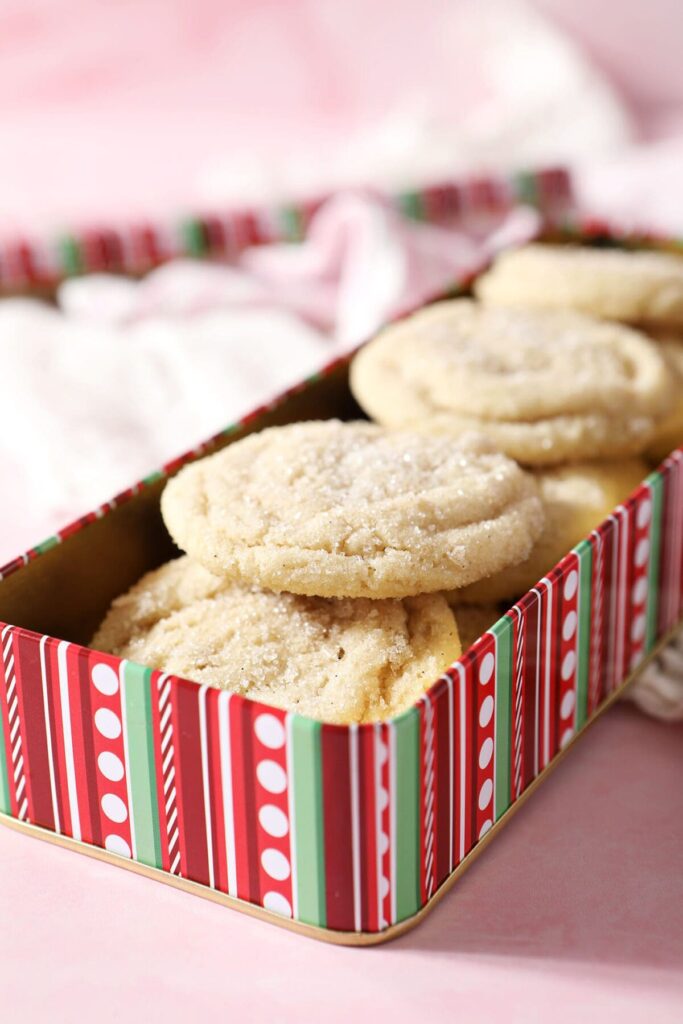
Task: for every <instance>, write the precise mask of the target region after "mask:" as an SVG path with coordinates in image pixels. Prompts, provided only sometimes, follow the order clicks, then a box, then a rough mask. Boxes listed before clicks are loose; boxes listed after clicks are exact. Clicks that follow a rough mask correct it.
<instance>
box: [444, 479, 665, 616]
mask: <svg viewBox="0 0 683 1024" xmlns="http://www.w3.org/2000/svg"><path fill="white" fill-rule="evenodd" d="M647 472H648V470H647V465H646V464H645V462H644V461H643V460H642V459H618V460H614V461H605V462H583V463H581V462H577V463H574V464H573V465H568V466H558V467H556V468H553V469H547V470H543V471H538V472H537V473H536V474H535V476H536V479H537V480H538V489H539V493H540V495H541V500H542V501H543V507H544V510H545V527H544V528H543V533H542V534H541V536H540V537H539V539H538V540H537V542H536V544H535V545H534V547H533V549H532V551H531V554H530V555H529V557H528V558H527V559H526V561H524V562H520V563H519V564H518V565H513V566H509V567H508V568H507V569H503V570H502V572H499V573H496V574H495V575H494V576H490V577H489V578H488V579H485V580H479V582H478V583H473V584H472V585H471V586H469V587H463V588H462V589H461V590H455V591H451V592H450V593H449V594H447V595H446V596H447V599H448V601H449V602H450V603H451V604H454V605H459V604H461V603H465V604H468V603H473V604H477V605H478V604H481V603H484V602H491V601H503V600H508V601H509V600H510V599H512V598H516V597H520V596H521V595H522V594H524V593H526V591H527V590H529V589H530V588H531V587H533V586H534V585H535V584H536V583H538V581H539V580H540V579H541V578H542V577H543V576H544V575H545V574H546V573H547V572H549V571H550V570H551V569H552V568H553V566H554V565H556V564H557V563H558V562H559V561H560V559H561V558H563V557H564V556H565V555H566V554H567V553H568V552H569V551H570V550H571V548H573V547H574V545H576V544H578V543H579V541H580V540H583V538H584V537H585V536H587V534H589V533H590V531H591V530H593V529H594V528H595V527H596V526H598V525H599V523H601V522H602V520H603V519H605V517H606V516H608V515H609V514H610V512H612V510H613V509H614V508H616V506H617V505H618V504H619V502H621V501H624V500H625V499H626V498H627V497H628V496H629V494H630V493H631V491H633V490H635V488H636V487H637V486H638V484H639V483H641V481H642V480H644V479H645V477H646V476H647ZM456 619H457V621H458V625H459V626H460V613H459V611H458V610H457V609H456Z"/></svg>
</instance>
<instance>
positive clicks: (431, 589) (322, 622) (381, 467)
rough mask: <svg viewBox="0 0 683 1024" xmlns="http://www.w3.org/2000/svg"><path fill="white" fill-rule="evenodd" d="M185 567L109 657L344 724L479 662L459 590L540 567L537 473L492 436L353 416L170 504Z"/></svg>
mask: <svg viewBox="0 0 683 1024" xmlns="http://www.w3.org/2000/svg"><path fill="white" fill-rule="evenodd" d="M162 513H163V517H164V521H165V523H166V526H167V527H168V529H169V532H170V533H171V536H172V537H173V538H174V540H175V541H176V543H177V544H178V546H179V547H180V548H181V549H182V550H183V551H184V552H185V555H184V556H183V557H181V558H178V559H176V560H175V561H172V562H170V563H168V564H167V565H164V566H162V567H161V568H159V569H156V570H154V571H153V572H151V573H149V574H147V575H146V576H145V577H143V579H142V580H140V581H139V582H138V583H137V584H136V585H135V586H134V587H133V588H132V590H130V591H129V592H128V593H127V594H125V595H123V596H122V597H120V598H118V599H117V600H116V601H114V604H113V605H112V607H111V609H110V610H109V613H108V614H107V616H106V618H105V620H104V622H103V623H102V625H101V627H100V629H99V630H98V632H97V634H96V635H95V637H94V639H93V641H92V646H93V647H95V648H98V649H99V650H103V651H108V652H111V653H114V654H117V655H119V656H121V657H125V658H130V659H132V660H134V661H137V662H140V663H142V664H145V665H149V666H151V667H153V668H159V669H163V670H165V671H167V672H173V673H175V674H177V675H181V676H185V677H187V678H190V679H193V680H195V681H197V682H199V683H206V684H209V685H213V686H218V687H221V688H224V689H228V690H230V691H232V692H237V693H242V694H244V695H246V696H249V697H252V698H255V699H259V700H262V701H265V702H267V703H270V704H273V705H275V706H277V707H282V708H285V709H288V710H294V711H298V712H300V713H302V714H305V715H308V716H310V717H312V718H317V719H322V720H325V721H329V722H344V723H349V722H367V721H374V720H377V719H382V718H386V717H389V716H391V715H394V714H396V713H398V712H400V711H402V710H404V709H405V708H408V707H410V705H411V704H413V703H414V701H415V700H416V699H417V698H418V697H420V696H421V695H422V694H423V693H424V691H425V689H427V688H428V687H429V686H430V685H431V683H433V682H434V680H435V679H436V678H438V676H439V675H440V674H441V673H442V672H443V670H444V669H445V668H446V667H447V666H448V665H449V664H450V663H451V662H452V661H454V660H455V659H456V658H458V657H459V655H460V654H461V652H462V645H461V641H460V639H459V636H458V627H457V622H456V617H455V616H454V613H453V611H452V609H451V608H450V606H449V604H448V602H447V600H446V599H445V597H444V596H443V593H442V592H443V591H450V590H453V589H455V588H462V587H465V586H471V585H475V584H476V583H477V582H478V581H480V580H482V579H483V578H484V577H486V576H492V575H495V574H496V573H498V572H499V571H501V570H503V569H505V567H507V566H509V565H511V564H512V563H517V562H520V561H522V560H524V559H526V558H527V557H528V556H529V554H530V552H531V550H532V548H533V546H534V544H535V543H536V541H537V540H538V538H539V536H540V534H541V531H542V529H543V519H544V517H543V510H542V505H541V500H540V498H539V496H538V487H537V484H536V481H535V480H534V478H533V477H532V475H531V474H529V473H526V472H524V471H523V470H522V469H521V468H520V467H519V466H518V465H517V463H515V462H514V461H513V460H512V459H509V458H507V457H506V456H505V455H502V454H501V453H499V452H497V451H495V450H494V449H493V448H492V446H491V445H490V443H489V442H487V441H485V440H483V439H481V438H477V437H465V438H462V439H460V440H458V441H453V440H452V439H451V438H441V437H430V436H429V435H425V434H420V433H414V432H406V431H393V430H388V429H386V428H384V427H381V426H378V425H376V424H371V423H365V422H361V423H341V422H339V421H338V420H330V421H324V422H307V423H297V424H292V425H291V426H286V427H273V428H271V429H268V430H264V431H262V432H261V433H258V434H253V435H251V436H249V437H247V438H245V439H243V440H241V441H238V442H236V443H235V444H233V445H230V446H229V447H227V448H225V449H224V450H223V451H221V452H219V453H218V454H216V455H213V456H211V457H209V458H206V459H203V460H201V461H199V462H196V463H194V464H192V465H190V466H187V467H186V468H185V469H183V470H182V471H181V472H180V473H179V474H178V476H177V477H175V478H174V479H173V480H171V481H170V482H169V484H168V485H167V486H166V489H165V491H164V493H163V497H162Z"/></svg>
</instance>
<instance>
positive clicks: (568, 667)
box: [560, 651, 576, 683]
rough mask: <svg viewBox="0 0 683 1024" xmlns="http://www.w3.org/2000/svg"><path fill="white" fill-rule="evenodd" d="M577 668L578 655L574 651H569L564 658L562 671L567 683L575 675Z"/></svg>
mask: <svg viewBox="0 0 683 1024" xmlns="http://www.w3.org/2000/svg"><path fill="white" fill-rule="evenodd" d="M575 668H576V655H575V654H574V652H573V651H567V653H566V654H565V656H564V658H563V659H562V668H561V669H560V672H561V674H562V678H563V679H564V681H565V683H566V682H567V680H568V679H571V677H572V676H573V675H574V669H575Z"/></svg>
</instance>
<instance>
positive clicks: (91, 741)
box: [72, 648, 129, 846]
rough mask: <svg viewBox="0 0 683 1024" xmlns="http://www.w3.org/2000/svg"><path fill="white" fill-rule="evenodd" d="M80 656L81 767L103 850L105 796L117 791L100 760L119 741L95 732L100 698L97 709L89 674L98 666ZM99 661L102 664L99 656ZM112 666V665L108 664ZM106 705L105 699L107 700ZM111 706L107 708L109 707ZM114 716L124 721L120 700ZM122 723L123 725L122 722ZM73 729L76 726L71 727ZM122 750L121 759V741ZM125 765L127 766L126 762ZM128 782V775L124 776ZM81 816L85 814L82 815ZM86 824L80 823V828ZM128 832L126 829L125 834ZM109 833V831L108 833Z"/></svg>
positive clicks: (114, 703) (93, 826)
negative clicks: (95, 718)
mask: <svg viewBox="0 0 683 1024" xmlns="http://www.w3.org/2000/svg"><path fill="white" fill-rule="evenodd" d="M77 655H78V671H79V685H80V698H81V724H82V739H83V763H82V767H83V768H84V769H85V771H84V773H83V774H84V781H85V790H86V792H87V800H88V808H89V819H90V832H91V835H92V842H93V843H94V844H95V845H96V846H102V845H103V842H104V839H103V836H104V833H103V827H104V828H106V824H105V821H103V818H102V806H101V800H102V797H103V796H104V795H105V793H111V792H113V791H114V785H115V784H113V783H112V782H110V781H109V780H107V779H105V778H103V776H102V773H101V772H100V771H99V768H98V766H97V756H98V754H99V753H101V752H102V751H103V750H110V749H111V748H112V745H113V743H116V741H112V740H104V737H101V736H100V734H99V733H98V732H97V730H96V729H95V728H94V715H95V710H96V707H99V706H102V703H103V702H102V700H101V696H102V695H101V694H99V693H97V691H95V697H96V699H95V706H93V702H92V690H93V686H92V683H91V679H90V672H91V667H92V665H94V664H96V663H97V662H95V661H91V660H90V658H91V655H90V654H89V652H88V651H87V650H86V649H84V648H79V649H78V651H77ZM98 661H99V662H100V663H103V662H102V661H101V659H100V658H99V656H98ZM108 664H109V663H108ZM110 667H111V668H112V669H113V671H115V672H116V674H117V675H118V665H113V664H110ZM105 701H106V698H105ZM106 706H108V704H107V705H106ZM111 709H112V710H113V711H114V713H115V714H117V715H118V716H119V718H121V702H120V700H119V699H117V698H114V700H113V701H112V708H111ZM121 721H123V720H122V719H121ZM72 726H73V723H72ZM117 746H118V747H120V752H121V755H123V740H122V739H121V740H120V741H119V742H118V744H117ZM124 763H125V762H124ZM124 780H125V775H124ZM119 788H120V789H122V790H123V792H117V793H116V795H117V796H119V797H121V799H122V800H123V801H124V803H125V804H126V806H128V794H127V791H126V789H125V784H124V783H122V784H119ZM82 805H83V802H82V801H81V800H80V799H79V809H80V808H81V807H82ZM81 813H82V812H81ZM82 824H83V822H82V820H81V826H82ZM128 831H129V830H128V829H126V832H128ZM107 832H108V829H107ZM84 838H85V836H84Z"/></svg>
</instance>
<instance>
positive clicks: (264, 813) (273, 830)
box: [258, 804, 289, 839]
mask: <svg viewBox="0 0 683 1024" xmlns="http://www.w3.org/2000/svg"><path fill="white" fill-rule="evenodd" d="M258 820H259V821H260V822H261V828H262V829H263V831H264V832H267V833H268V835H269V836H273V838H274V839H282V837H283V836H286V835H287V833H288V832H289V822H288V820H287V815H286V814H285V812H284V811H281V810H280V808H279V807H275V806H274V804H264V805H263V807H262V808H261V810H260V811H259V812H258Z"/></svg>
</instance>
